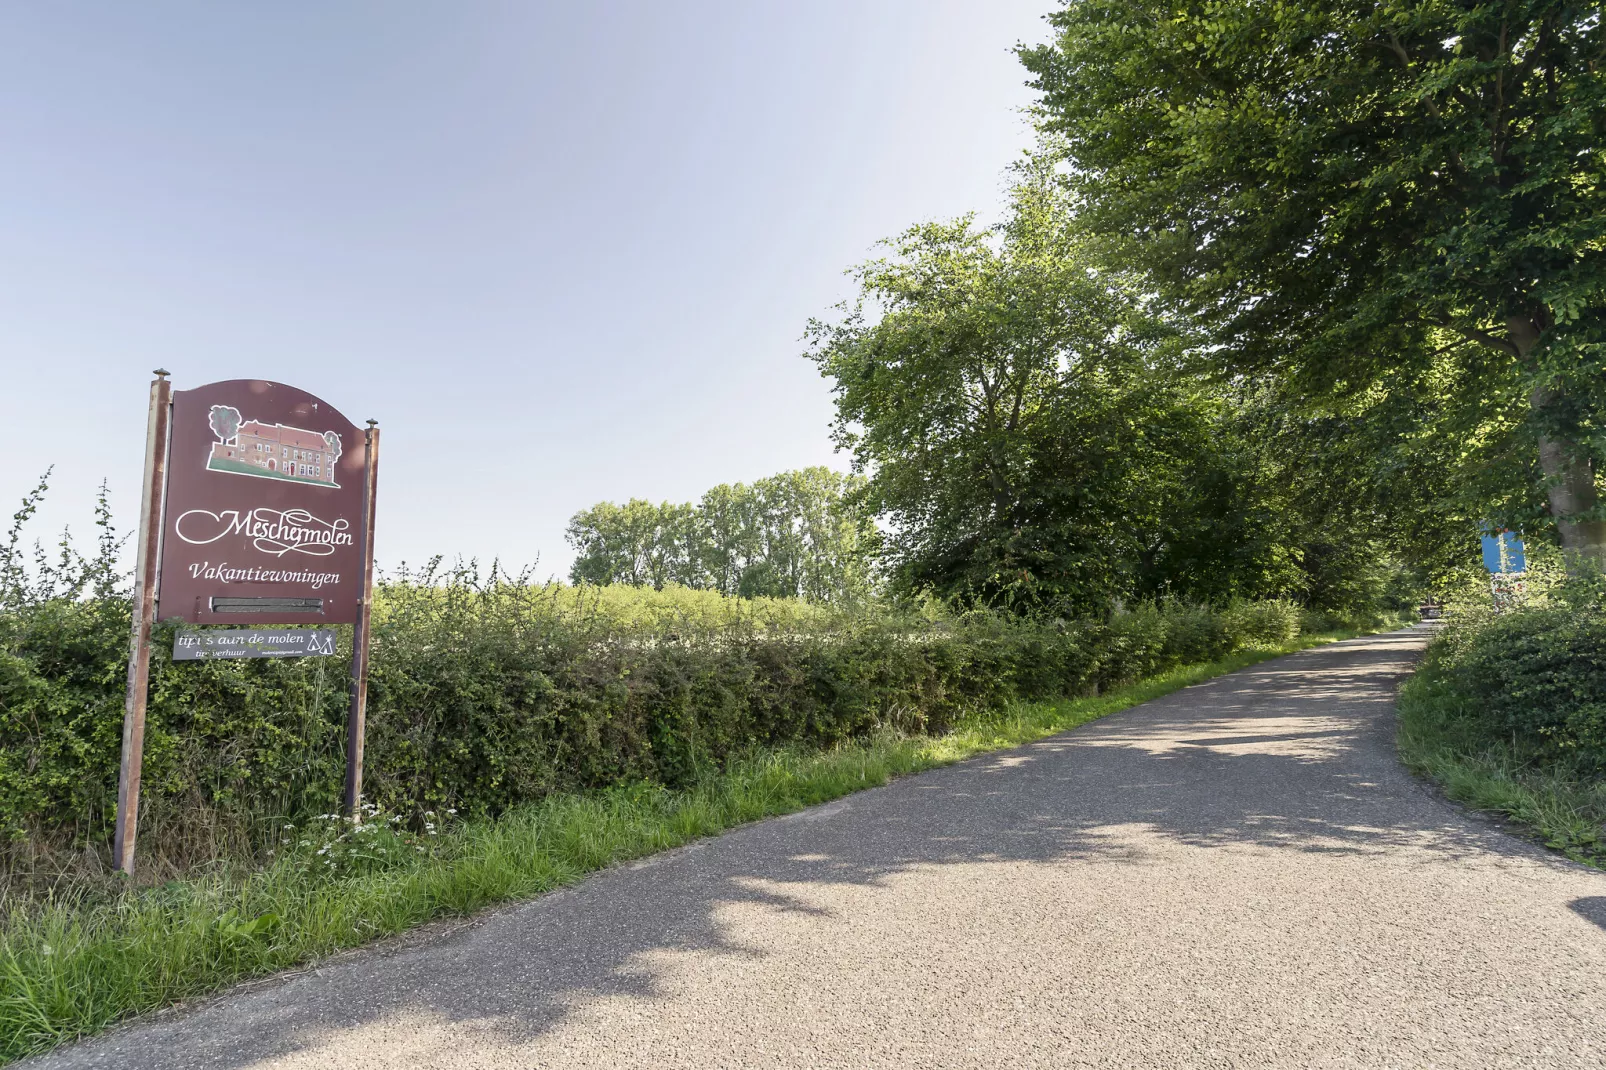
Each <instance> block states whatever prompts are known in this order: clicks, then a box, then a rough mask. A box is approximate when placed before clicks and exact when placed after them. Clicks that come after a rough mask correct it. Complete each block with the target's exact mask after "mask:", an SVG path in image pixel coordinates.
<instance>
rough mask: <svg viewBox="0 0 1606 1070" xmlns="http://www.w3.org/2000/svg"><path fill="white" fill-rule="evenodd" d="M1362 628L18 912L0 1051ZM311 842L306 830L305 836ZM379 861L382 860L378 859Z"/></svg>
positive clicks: (1, 998) (2, 974)
mask: <svg viewBox="0 0 1606 1070" xmlns="http://www.w3.org/2000/svg"><path fill="white" fill-rule="evenodd" d="M1351 634H1358V633H1343V634H1340V633H1330V634H1326V635H1317V636H1302V637H1301V638H1299V639H1297V640H1294V641H1293V642H1290V643H1288V644H1285V645H1283V646H1280V647H1274V648H1262V649H1253V650H1246V651H1242V652H1240V653H1237V654H1234V655H1232V656H1231V657H1228V658H1226V659H1223V660H1221V661H1217V662H1211V663H1208V664H1203V665H1194V666H1188V667H1185V668H1181V669H1176V670H1173V671H1171V672H1168V673H1164V674H1162V675H1160V676H1156V677H1153V678H1150V679H1148V680H1144V681H1141V682H1139V683H1136V684H1133V685H1130V686H1128V687H1124V688H1121V689H1119V690H1115V691H1111V692H1109V693H1108V694H1105V695H1102V696H1099V697H1096V698H1084V699H1074V700H1067V701H1062V702H1054V703H1030V704H1028V703H1021V704H1017V705H1014V706H1011V707H1009V708H1008V709H1005V710H1003V711H1000V712H997V713H993V714H989V715H984V716H976V717H974V718H971V719H969V720H967V721H966V722H964V723H962V724H961V725H960V726H958V727H957V728H956V729H955V730H954V731H952V732H950V733H948V734H946V735H943V736H938V737H923V736H902V735H895V734H890V733H889V734H884V735H879V736H875V737H872V738H869V739H865V740H861V741H856V742H854V743H851V744H847V745H843V746H840V747H836V748H833V749H831V750H827V751H818V750H803V749H781V750H768V751H763V752H758V753H754V754H752V755H749V756H747V757H746V758H744V759H742V760H739V761H737V762H734V763H732V764H731V765H730V766H729V767H727V768H726V769H725V770H724V771H722V772H721V773H719V774H717V775H715V776H712V777H710V778H709V779H708V780H706V781H705V782H703V783H701V784H699V785H697V786H696V787H694V788H691V789H688V790H685V791H679V792H671V791H667V790H665V789H663V788H660V787H657V786H654V785H649V784H636V785H630V786H627V787H621V788H616V789H612V790H609V791H605V792H599V793H596V794H592V795H566V796H555V797H553V798H551V799H548V800H545V801H543V802H541V803H539V804H536V805H532V806H527V807H522V808H519V809H517V810H513V811H510V812H508V813H506V814H504V815H502V816H501V817H500V818H498V819H496V820H495V821H484V822H467V823H464V824H462V825H459V826H457V827H455V828H451V829H448V830H446V831H445V832H444V833H443V834H442V835H441V836H439V837H438V838H437V839H435V840H434V841H432V842H431V843H430V844H429V846H428V848H427V849H425V848H423V847H422V846H413V845H411V844H410V843H406V842H401V841H399V840H398V838H397V837H395V836H394V835H393V834H390V833H388V832H387V831H386V829H385V828H384V827H383V826H382V824H380V825H379V826H378V827H377V830H376V832H375V833H374V836H373V837H372V838H371V841H370V843H377V842H386V843H390V844H392V845H393V846H400V847H401V848H404V849H400V850H395V851H392V852H390V854H388V855H385V854H384V852H379V851H377V848H372V847H371V846H370V847H368V848H365V849H364V850H361V851H355V852H353V851H349V850H348V851H347V852H346V862H347V863H348V865H346V866H344V867H337V866H335V865H334V864H333V863H332V862H331V861H330V856H329V855H328V854H326V853H325V850H318V849H313V848H307V849H304V850H301V851H299V852H297V851H295V850H292V852H291V853H290V854H289V855H288V856H287V857H285V858H282V859H280V860H279V861H278V862H277V863H276V864H274V865H272V866H269V867H268V868H266V869H259V870H254V871H239V870H231V869H227V868H222V869H219V870H218V871H216V872H212V873H209V874H205V875H201V876H197V877H192V878H188V879H186V880H183V881H175V882H173V883H171V884H167V885H164V886H161V887H158V888H152V889H144V890H138V891H130V892H127V893H125V894H123V895H121V896H118V897H117V898H115V899H113V900H109V901H104V900H103V901H87V900H77V901H73V900H57V901H54V902H46V903H44V904H31V905H29V906H28V907H26V908H22V907H15V906H14V907H13V908H12V911H11V913H10V915H9V916H8V917H6V918H4V919H0V1063H5V1062H8V1061H11V1060H14V1059H18V1058H21V1057H22V1056H24V1055H29V1054H33V1053H37V1052H40V1051H43V1050H45V1049H47V1048H51V1047H54V1046H55V1045H57V1044H60V1043H63V1042H65V1041H68V1040H71V1039H74V1038H77V1037H82V1036H85V1035H88V1034H90V1033H94V1032H97V1031H99V1030H100V1029H103V1028H104V1027H106V1026H107V1025H109V1024H111V1023H113V1022H115V1021H117V1020H119V1019H122V1018H126V1017H128V1016H130V1015H134V1014H139V1013H142V1012H145V1011H151V1010H155V1009H157V1008H160V1007H164V1006H169V1005H171V1004H173V1003H176V1002H178V1001H181V1000H184V999H188V998H192V997H195V996H199V995H203V994H206V993H208V992H213V991H216V990H218V989H220V988H222V987H224V986H226V985H228V984H230V983H233V982H236V981H239V980H242V979H245V978H248V977H254V976H260V975H263V974H267V973H271V972H274V971H276V970H282V969H285V968H287V967H291V966H296V965H300V964H303V963H306V962H309V961H313V960H316V959H318V958H320V957H322V956H325V955H329V954H331V953H333V952H336V951H339V950H342V949H344V948H349V947H353V946H355V945H358V944H362V943H366V942H368V941H371V940H374V939H376V938H379V937H383V936H388V935H392V934H396V933H400V932H404V931H406V930H408V929H411V928H414V927H416V926H419V925H422V924H424V923H425V922H428V921H431V920H432V919H436V918H441V917H446V916H452V915H466V914H471V913H473V912H475V911H477V910H480V909H483V908H484V907H487V906H490V905H492V904H495V903H499V902H504V901H507V900H512V899H521V898H528V897H531V896H535V895H539V894H541V893H542V892H546V891H549V890H551V889H554V888H558V887H561V886H563V885H566V884H570V883H573V882H575V881H577V880H579V879H581V878H582V877H584V876H585V875H586V874H588V873H591V872H594V871H596V870H598V869H602V868H604V867H606V866H609V865H613V864H616V863H619V862H624V861H628V860H630V859H635V858H640V857H642V856H644V855H648V854H652V853H654V852H656V851H662V850H665V849H667V848H671V847H676V846H679V845H681V844H685V843H688V842H690V841H692V840H695V839H698V838H701V837H705V836H712V835H716V834H718V833H720V832H724V831H726V830H727V829H730V828H732V827H734V826H737V825H740V824H743V823H745V822H749V821H754V820H757V819H759V818H764V817H770V816H774V815H778V814H786V813H791V812H794V811H796V810H800V809H802V808H804V807H807V806H812V805H814V804H817V803H822V802H826V801H828V800H830V799H835V798H838V797H840V796H842V795H847V794H849V793H851V792H855V791H859V790H862V789H864V788H870V787H876V786H878V785H881V784H885V783H887V782H888V781H889V780H891V779H893V778H894V777H898V776H903V775H907V774H910V773H918V772H920V771H922V770H926V769H932V768H935V767H938V766H942V765H948V764H951V763H953V762H957V761H961V760H963V759H965V758H969V757H972V756H974V755H977V754H982V753H984V752H987V751H994V750H999V749H1002V748H1006V747H1012V746H1017V745H1019V744H1022V743H1028V742H1031V741H1032V740H1036V739H1041V738H1043V737H1045V736H1049V735H1053V734H1054V733H1056V732H1063V731H1065V730H1066V729H1069V728H1074V727H1076V726H1078V725H1081V724H1085V723H1087V722H1089V721H1092V720H1095V719H1097V718H1099V717H1103V716H1106V715H1107V714H1111V713H1115V712H1116V711H1118V710H1123V709H1126V708H1127V707H1129V706H1134V705H1137V704H1138V703H1141V702H1147V701H1149V700H1150V699H1154V698H1159V697H1160V696H1162V695H1166V694H1169V693H1171V692H1173V691H1176V690H1178V689H1180V688H1183V687H1187V686H1188V685H1190V684H1195V683H1199V682H1202V681H1204V680H1208V679H1210V678H1212V677H1215V676H1219V675H1221V674H1223V673H1227V672H1232V671H1233V670H1236V669H1241V668H1244V667H1246V666H1249V665H1253V664H1255V663H1257V662H1260V661H1264V660H1266V659H1268V658H1273V657H1277V656H1279V655H1281V654H1286V653H1290V652H1292V651H1294V650H1301V649H1305V648H1308V647H1312V646H1317V645H1320V644H1322V643H1326V642H1331V641H1333V640H1334V639H1339V638H1345V637H1347V636H1348V635H1351ZM306 842H307V841H302V843H303V844H305V843H306ZM381 855H384V857H383V858H382V857H381Z"/></svg>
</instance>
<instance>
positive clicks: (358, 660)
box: [341, 420, 379, 818]
mask: <svg viewBox="0 0 1606 1070" xmlns="http://www.w3.org/2000/svg"><path fill="white" fill-rule="evenodd" d="M363 440H364V449H365V452H366V464H365V467H364V471H363V506H362V575H361V589H360V591H359V599H360V600H359V602H358V604H357V623H356V624H355V625H354V626H353V627H352V629H351V709H350V712H349V713H348V714H347V716H346V793H345V797H344V799H343V800H342V806H341V808H342V810H343V811H344V812H345V815H346V816H347V817H348V818H355V817H356V816H357V808H358V807H359V806H360V805H361V804H362V747H363V737H364V735H365V733H366V729H367V723H368V624H369V619H370V617H371V616H372V613H373V600H374V499H375V498H376V496H377V495H378V492H379V427H378V421H376V420H369V421H368V431H367V433H366V434H365V435H364V436H363Z"/></svg>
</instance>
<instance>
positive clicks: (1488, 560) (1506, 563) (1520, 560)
mask: <svg viewBox="0 0 1606 1070" xmlns="http://www.w3.org/2000/svg"><path fill="white" fill-rule="evenodd" d="M1481 538H1482V540H1483V567H1484V568H1486V569H1488V570H1489V571H1490V572H1491V573H1503V572H1526V571H1527V570H1528V555H1527V551H1526V549H1525V548H1524V547H1523V545H1522V540H1521V539H1519V538H1517V536H1516V535H1515V534H1513V533H1512V532H1509V531H1501V532H1497V533H1489V532H1487V531H1486V532H1485V533H1484V534H1483V535H1482V536H1481Z"/></svg>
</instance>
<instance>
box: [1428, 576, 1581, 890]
mask: <svg viewBox="0 0 1606 1070" xmlns="http://www.w3.org/2000/svg"><path fill="white" fill-rule="evenodd" d="M1603 594H1606V583H1603V582H1601V579H1600V578H1599V577H1598V576H1576V577H1574V578H1572V579H1570V580H1567V579H1563V578H1560V577H1557V576H1556V575H1555V574H1554V572H1550V573H1549V575H1547V574H1546V571H1545V570H1534V577H1533V578H1532V579H1531V580H1530V586H1529V591H1528V594H1527V598H1526V601H1525V602H1524V603H1523V604H1522V605H1520V606H1519V607H1518V608H1515V609H1512V610H1510V611H1508V612H1505V613H1502V614H1498V615H1497V614H1495V613H1493V612H1492V611H1491V610H1490V609H1488V608H1486V607H1487V604H1488V595H1487V593H1485V592H1480V593H1479V595H1478V596H1472V597H1466V598H1464V599H1463V600H1462V602H1461V603H1460V604H1459V605H1455V606H1453V609H1454V610H1456V611H1458V612H1455V614H1454V616H1452V618H1451V619H1452V623H1451V624H1450V625H1449V627H1448V628H1447V629H1446V630H1445V632H1444V634H1443V635H1441V636H1440V637H1439V638H1438V639H1437V640H1435V642H1434V643H1433V644H1432V646H1431V647H1429V649H1428V652H1427V655H1426V657H1425V658H1424V659H1423V662H1422V665H1421V667H1420V668H1419V670H1418V671H1417V674H1416V675H1415V676H1414V677H1412V678H1411V679H1410V680H1409V681H1408V682H1407V683H1406V684H1405V686H1404V688H1403V689H1402V691H1401V695H1400V704H1399V719H1400V732H1399V740H1400V754H1401V756H1402V757H1403V758H1404V759H1405V761H1406V763H1407V764H1408V765H1410V766H1411V767H1412V768H1413V769H1415V770H1417V771H1418V772H1420V773H1423V774H1425V775H1426V776H1428V777H1431V778H1432V779H1433V780H1434V781H1436V782H1437V783H1438V784H1439V785H1440V786H1441V787H1442V788H1443V790H1444V792H1445V794H1446V795H1448V796H1449V797H1450V798H1452V799H1454V800H1456V801H1457V802H1460V803H1463V804H1465V805H1467V806H1469V807H1471V808H1473V809H1476V810H1482V811H1486V812H1488V813H1492V814H1496V815H1499V816H1500V817H1503V818H1506V819H1509V820H1510V821H1511V822H1513V823H1515V824H1516V825H1517V826H1518V827H1519V828H1522V829H1524V830H1526V831H1527V832H1528V833H1530V834H1531V835H1533V836H1534V837H1536V838H1537V839H1539V840H1541V841H1542V842H1544V843H1545V844H1546V845H1547V846H1549V847H1552V848H1554V849H1556V850H1558V851H1561V852H1563V853H1565V854H1566V855H1567V856H1568V857H1570V858H1573V859H1576V860H1577V861H1580V862H1586V863H1588V864H1590V865H1593V866H1597V867H1599V868H1602V869H1606V599H1603Z"/></svg>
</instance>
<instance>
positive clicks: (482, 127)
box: [0, 0, 1053, 574]
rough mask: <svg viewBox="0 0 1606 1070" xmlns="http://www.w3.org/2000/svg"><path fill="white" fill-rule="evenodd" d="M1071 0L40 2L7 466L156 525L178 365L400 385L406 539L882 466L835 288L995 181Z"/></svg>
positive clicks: (995, 191)
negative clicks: (156, 443)
mask: <svg viewBox="0 0 1606 1070" xmlns="http://www.w3.org/2000/svg"><path fill="white" fill-rule="evenodd" d="M1052 6H1053V5H1052V2H1051V0H984V2H977V0H971V2H960V0H854V2H838V0H811V2H809V3H803V4H779V3H762V2H754V0H730V2H713V0H700V2H689V0H688V2H680V3H676V2H666V0H652V2H649V0H635V2H626V0H614V2H605V3H571V4H562V5H559V4H536V3H487V2H467V3H429V4H425V3H398V2H394V0H388V2H383V3H379V2H375V3H343V4H337V3H313V2H310V0H309V2H304V3H272V4H266V3H259V4H255V5H240V4H236V5H220V4H214V3H203V2H194V3H140V4H120V3H102V4H83V3H50V4H12V5H6V6H5V7H4V8H3V9H0V144H3V145H4V146H5V161H6V162H5V165H4V167H3V168H0V240H3V243H4V255H3V256H0V323H3V325H4V326H3V328H0V365H3V367H4V372H5V380H4V382H5V386H4V389H3V390H0V420H3V421H4V425H5V427H6V442H7V448H6V451H5V457H6V463H5V464H4V465H3V466H0V506H4V513H5V514H9V513H10V512H11V511H12V510H13V509H14V505H12V504H11V503H14V502H15V501H17V500H18V499H19V498H20V497H21V495H22V494H23V493H24V491H25V490H26V489H27V488H28V487H29V486H31V485H32V482H33V480H34V478H35V477H36V476H37V475H38V473H40V472H41V471H43V469H44V468H45V467H46V466H48V465H50V464H55V465H56V476H55V480H54V488H53V490H52V493H51V501H50V504H49V507H48V508H47V510H46V511H45V513H44V514H43V515H42V517H41V521H42V522H41V523H40V524H38V525H36V526H35V527H34V529H33V531H34V534H36V535H40V536H44V537H46V538H47V539H48V538H51V537H53V534H54V531H55V530H56V529H59V528H60V527H61V525H62V524H64V523H70V524H72V525H73V527H74V528H75V530H76V531H78V532H79V535H80V539H81V540H87V538H88V536H89V535H90V534H91V532H90V531H89V529H88V518H89V515H90V506H91V503H92V499H93V495H94V488H95V485H96V484H97V483H98V482H99V480H100V479H101V478H102V477H103V476H104V477H105V478H107V479H108V480H109V481H110V483H111V490H112V500H113V505H114V508H115V509H116V511H117V514H118V518H119V521H120V522H121V525H122V527H124V528H125V529H127V528H131V527H132V526H133V524H134V520H135V515H136V512H137V509H138V480H139V468H140V461H141V456H142V452H143V438H144V421H145V412H144V406H145V398H146V389H147V383H148V382H149V379H150V375H149V372H150V369H152V368H154V367H157V366H159V365H160V366H163V367H166V368H168V369H169V370H171V371H172V373H173V381H174V383H175V385H176V386H177V387H178V388H180V389H182V388H185V387H191V386H198V385H200V384H202V383H206V382H211V381H214V380H218V379H231V378H247V377H260V378H269V379H276V380H280V381H283V382H287V383H291V384H293V385H295V386H299V387H301V388H303V389H306V390H310V391H312V392H313V393H315V394H318V395H320V396H321V397H323V398H324V399H325V400H327V401H329V402H330V403H332V404H333V405H335V406H336V407H338V408H340V409H341V410H342V411H344V412H345V413H346V415H347V416H349V417H351V418H352V419H353V420H355V421H357V422H358V423H361V421H362V420H364V419H366V418H368V417H370V416H372V417H375V418H377V419H378V420H380V422H381V424H382V426H383V428H384V435H385V438H384V443H385V448H384V455H383V458H384V459H383V466H382V470H381V478H380V522H379V528H378V544H379V549H378V553H379V557H380V562H381V564H382V565H395V564H396V563H397V562H399V561H400V560H402V559H407V560H411V561H417V560H419V559H421V558H423V557H426V556H428V555H429V554H431V553H435V552H439V553H444V554H447V555H448V556H451V555H457V554H461V555H464V556H470V555H479V556H481V557H484V558H489V557H492V556H497V555H500V556H501V557H502V558H503V559H504V560H506V561H510V562H514V563H528V562H532V561H534V560H536V559H537V557H539V559H540V563H541V564H540V570H541V572H542V573H543V574H546V573H558V574H562V573H563V572H564V571H566V570H567V567H568V563H569V560H570V552H569V550H568V548H567V547H566V546H565V545H564V542H563V528H564V524H565V522H566V521H567V519H568V517H569V516H570V515H571V514H573V513H574V512H575V511H576V510H577V509H580V508H583V507H585V506H587V505H590V504H591V503H593V502H595V501H598V500H600V499H604V498H610V499H614V500H622V499H624V498H628V497H632V496H635V497H646V498H652V499H655V500H657V499H665V498H667V499H673V500H687V499H691V498H693V497H695V496H696V495H698V494H699V493H700V492H701V491H702V490H704V489H705V488H707V487H708V486H711V485H713V484H715V483H721V482H729V481H735V480H744V481H745V480H750V479H754V478H757V477H760V476H764V475H768V474H771V473H773V472H776V471H780V470H783V469H787V468H795V467H800V466H803V465H808V464H821V463H825V464H832V465H835V466H837V467H845V466H846V460H845V458H842V457H839V456H837V455H835V454H833V452H832V450H831V445H830V441H829V438H828V423H829V420H830V415H831V408H830V395H829V390H828V387H827V384H826V383H825V382H824V381H822V380H821V379H820V378H819V377H818V375H817V374H816V372H815V370H814V368H813V366H812V365H811V364H809V363H808V362H807V361H805V360H803V359H801V357H800V356H799V354H800V352H801V350H802V343H801V341H800V336H801V334H802V332H803V329H804V325H805V323H806V321H807V319H808V317H809V316H811V315H821V314H824V313H826V312H828V310H829V308H830V306H831V305H832V304H834V303H835V302H837V301H839V300H841V299H843V298H844V297H846V296H848V294H849V292H850V291H849V286H848V282H847V280H846V279H845V278H844V276H843V274H842V273H843V270H844V269H845V268H847V267H849V266H850V265H852V264H854V263H857V262H859V261H861V260H864V259H866V258H867V257H869V256H871V255H873V253H874V250H873V245H874V243H875V242H876V241H877V240H879V239H881V238H884V237H889V236H891V235H893V234H894V233H896V232H898V231H900V230H902V229H903V228H904V227H906V226H908V225H909V224H911V223H914V222H917V221H920V220H923V219H930V218H939V217H950V216H954V215H958V214H961V213H963V212H965V211H970V210H977V211H979V212H980V213H981V214H982V215H983V216H984V217H985V216H988V215H990V214H992V213H993V212H995V211H996V210H997V207H998V204H999V201H1000V191H1001V188H1002V184H1003V173H1004V170H1005V168H1006V167H1007V166H1008V165H1009V164H1010V162H1011V161H1012V160H1013V159H1015V158H1016V157H1017V156H1018V155H1019V153H1020V151H1021V150H1022V149H1023V148H1024V147H1025V146H1026V145H1027V144H1028V143H1029V142H1030V131H1029V128H1028V125H1027V123H1026V122H1025V120H1024V118H1023V117H1022V115H1021V114H1020V109H1021V108H1022V107H1023V106H1025V105H1026V104H1028V103H1029V102H1030V99H1031V95H1030V92H1029V90H1028V89H1027V88H1026V87H1025V84H1024V83H1025V74H1024V71H1023V70H1022V68H1021V67H1020V66H1019V64H1018V63H1017V61H1016V60H1015V58H1014V56H1013V55H1012V52H1011V49H1012V47H1013V46H1014V45H1015V44H1016V42H1018V41H1021V40H1027V41H1036V40H1039V39H1041V38H1042V37H1043V36H1044V34H1045V32H1046V31H1045V28H1044V24H1043V23H1042V16H1043V14H1044V13H1045V12H1046V11H1047V10H1049V8H1050V7H1052Z"/></svg>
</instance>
